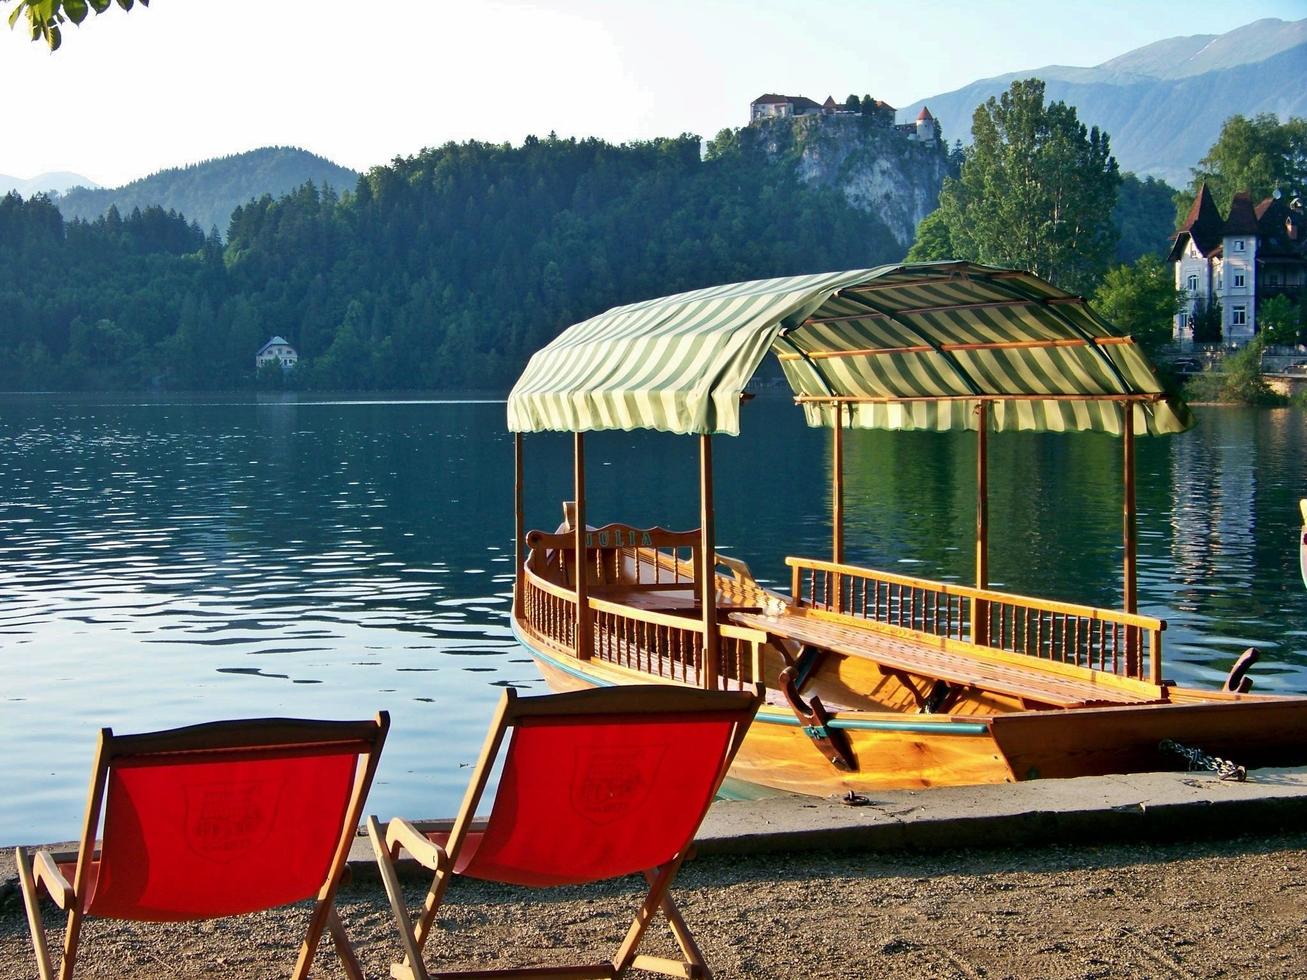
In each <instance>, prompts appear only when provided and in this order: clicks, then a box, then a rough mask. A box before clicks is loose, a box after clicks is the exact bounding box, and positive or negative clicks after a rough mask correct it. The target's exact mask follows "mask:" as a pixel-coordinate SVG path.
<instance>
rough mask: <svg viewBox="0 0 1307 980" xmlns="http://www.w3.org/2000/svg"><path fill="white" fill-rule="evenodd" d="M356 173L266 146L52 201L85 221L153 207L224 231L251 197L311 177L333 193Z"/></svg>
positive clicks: (349, 184)
mask: <svg viewBox="0 0 1307 980" xmlns="http://www.w3.org/2000/svg"><path fill="white" fill-rule="evenodd" d="M358 178H359V175H358V174H357V173H356V172H355V171H353V170H349V169H347V168H345V167H341V166H338V165H337V164H335V163H332V162H331V161H330V160H328V159H326V158H325V157H320V156H318V155H317V154H314V153H309V152H308V151H307V150H301V149H298V148H296V147H291V146H265V147H261V148H260V149H257V150H250V151H248V152H246V153H237V154H234V155H232V156H226V157H219V158H218V159H215V160H205V161H204V162H203V163H196V164H192V165H191V166H189V167H174V168H171V169H169V170H160V171H159V172H158V173H154V174H151V175H150V176H148V177H142V178H141V179H140V180H134V181H132V182H131V183H130V184H124V185H123V186H122V187H116V188H113V189H108V188H90V187H73V188H70V189H68V190H66V191H64V192H63V193H61V194H60V195H59V197H58V199H57V203H58V205H59V210H60V212H62V213H63V216H64V218H66V219H71V218H83V219H85V220H87V221H91V220H94V219H95V218H98V217H100V215H102V214H104V213H105V212H106V211H108V210H109V206H110V205H114V206H116V207H117V208H118V211H119V213H120V214H122V215H124V216H125V215H127V214H129V213H130V212H131V210H132V209H133V208H141V209H142V210H143V209H145V208H147V207H151V206H158V207H161V208H163V209H164V210H165V211H177V212H178V213H180V214H183V215H185V216H186V218H187V219H188V220H189V221H193V222H195V223H196V224H198V225H199V226H200V228H201V229H202V230H203V231H206V232H207V231H209V230H210V229H211V228H216V229H218V234H219V235H220V236H225V235H226V234H227V225H228V223H229V222H230V221H231V214H232V211H234V210H235V209H236V208H237V207H238V206H239V205H242V204H247V203H248V202H249V201H251V200H252V199H255V198H258V197H262V196H263V195H264V194H270V195H272V196H273V197H281V196H282V195H283V194H287V193H289V192H290V191H292V190H294V189H295V188H297V187H299V186H301V185H303V184H304V183H305V182H306V181H310V180H311V181H313V183H314V184H316V185H317V186H318V187H324V186H329V187H332V188H334V189H335V190H336V191H337V192H339V191H344V190H353V189H354V185H355V184H357V183H358ZM39 179H40V178H37V180H39ZM33 182H34V181H33Z"/></svg>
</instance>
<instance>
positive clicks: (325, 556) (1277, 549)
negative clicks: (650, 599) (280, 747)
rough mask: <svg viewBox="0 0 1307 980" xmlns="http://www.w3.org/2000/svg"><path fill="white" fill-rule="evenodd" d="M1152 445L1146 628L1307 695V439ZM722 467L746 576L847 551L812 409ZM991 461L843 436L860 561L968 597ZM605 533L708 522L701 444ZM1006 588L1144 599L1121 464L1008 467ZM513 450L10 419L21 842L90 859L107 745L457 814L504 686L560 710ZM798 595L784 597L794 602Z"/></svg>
mask: <svg viewBox="0 0 1307 980" xmlns="http://www.w3.org/2000/svg"><path fill="white" fill-rule="evenodd" d="M1197 415H1198V420H1199V421H1198V425H1197V426H1196V427H1195V428H1194V429H1193V430H1192V431H1190V432H1188V433H1185V434H1183V435H1181V436H1176V437H1169V438H1160V439H1155V438H1147V437H1144V438H1140V439H1139V440H1138V441H1137V446H1138V450H1139V455H1138V500H1139V591H1140V609H1141V611H1143V612H1145V613H1148V614H1151V615H1157V616H1161V617H1163V618H1165V619H1166V620H1167V621H1168V623H1169V628H1168V630H1167V633H1166V635H1165V637H1166V643H1165V660H1166V664H1167V667H1166V674H1167V676H1168V677H1171V678H1174V679H1175V680H1177V681H1180V682H1184V683H1191V684H1197V685H1219V684H1220V683H1221V682H1222V680H1223V679H1224V677H1225V674H1226V672H1227V671H1228V669H1229V667H1230V665H1231V663H1232V662H1233V660H1234V658H1235V657H1236V656H1237V655H1238V654H1239V652H1240V651H1242V650H1243V649H1244V648H1245V647H1247V646H1249V645H1254V644H1255V645H1257V646H1258V647H1260V648H1261V649H1262V651H1263V654H1264V659H1263V662H1262V663H1261V664H1260V665H1259V666H1258V667H1256V668H1255V670H1254V676H1255V678H1256V682H1257V688H1256V689H1257V690H1258V691H1262V692H1275V693H1302V692H1307V631H1305V627H1307V590H1304V588H1303V584H1302V582H1301V580H1300V578H1299V573H1298V560H1297V529H1298V525H1299V513H1298V499H1299V497H1301V496H1304V495H1307V413H1304V412H1303V411H1302V410H1298V409H1274V410H1254V409H1247V410H1245V409H1227V408H1219V409H1218V408H1208V409H1198V410H1197ZM743 416H744V417H743V423H742V424H743V434H742V435H741V436H740V437H739V438H728V437H723V438H720V439H718V440H716V442H715V444H714V455H715V457H716V460H715V462H716V471H715V473H716V484H717V488H718V491H717V492H718V539H719V542H720V547H721V550H723V551H729V552H730V553H732V554H734V555H736V556H737V557H740V558H743V559H745V560H746V561H748V562H749V564H750V565H751V566H752V568H753V570H754V572H755V574H757V575H758V577H759V578H760V579H762V580H764V581H767V580H770V581H772V582H776V583H788V575H787V574H786V573H787V569H786V568H785V566H784V564H783V560H784V557H785V556H786V555H787V554H804V555H808V556H814V557H823V556H826V555H828V554H829V550H830V501H829V495H828V483H827V481H828V473H829V470H830V438H829V434H828V433H826V432H820V431H816V430H809V429H807V428H805V426H804V425H803V420H802V416H801V413H800V412H799V411H798V410H797V409H795V408H794V407H793V405H792V404H791V403H790V401H789V399H788V398H784V397H780V396H770V395H764V396H761V397H759V398H758V399H756V400H754V401H753V402H750V403H749V404H748V405H746V406H745V407H744V410H743ZM974 442H975V440H974V436H972V435H966V434H942V435H936V434H924V433H921V434H898V433H882V432H856V433H851V434H850V435H849V436H848V438H847V439H846V453H847V456H846V486H847V494H848V496H847V503H846V510H847V519H848V524H847V528H848V531H847V545H846V548H847V556H848V559H849V560H850V561H852V562H855V563H859V564H868V565H871V566H873V567H880V568H885V569H890V570H897V571H901V572H905V573H907V574H912V575H917V576H922V577H926V578H942V579H949V580H961V581H967V580H968V579H969V578H970V576H971V574H972V572H971V562H972V548H973V540H974V524H973V522H974V515H975V504H974V492H975V457H974ZM524 445H525V459H526V476H527V491H528V499H527V523H528V527H544V528H548V529H553V528H554V527H555V526H556V525H557V523H558V521H559V518H560V516H561V509H560V506H559V504H560V501H562V500H563V499H564V498H566V497H569V496H570V495H571V491H570V481H571V440H570V437H565V436H559V435H540V436H528V437H526V439H525V440H524ZM586 448H587V452H586V455H587V461H588V464H589V482H588V486H587V496H588V508H589V520H590V522H591V523H593V524H597V525H598V524H605V523H608V522H610V521H625V522H629V523H635V524H643V525H652V524H662V525H663V526H666V527H672V528H688V527H692V526H694V525H695V524H696V523H697V513H698V501H697V492H698V491H697V487H698V482H697V465H698V456H697V442H696V440H693V439H686V438H683V437H674V436H667V435H664V434H658V433H621V432H618V433H599V434H595V435H593V436H591V437H589V438H588V439H587V444H586ZM990 450H991V463H990V467H991V471H990V491H991V503H990V524H991V540H992V547H991V579H992V582H993V584H994V585H995V587H998V588H1004V589H1007V590H1010V591H1015V592H1024V593H1031V594H1035V595H1040V596H1045V597H1049V598H1058V599H1066V600H1071V601H1077V602H1085V603H1090V604H1095V605H1107V606H1116V605H1118V604H1119V602H1120V585H1121V583H1120V575H1121V572H1120V566H1121V530H1120V514H1121V495H1120V486H1121V444H1120V441H1119V440H1117V439H1113V438H1110V437H1107V436H1100V435H1072V436H1059V435H1030V434H1000V435H996V436H994V437H993V438H992V439H991V440H990ZM512 457H513V453H512V438H511V436H510V435H509V434H508V433H507V432H505V431H504V405H503V402H502V401H496V400H493V399H477V398H448V399H443V398H424V399H410V400H382V399H362V398H350V399H331V398H323V397H316V396H312V395H300V396H294V395H290V396H268V397H263V396H254V395H247V396H230V397H228V396H223V397H209V398H206V397H180V396H160V397H145V396H137V397H130V396H126V397H124V396H72V395H44V396H38V395H2V396H0V658H2V662H3V674H2V675H0V677H2V678H3V680H0V732H2V733H3V735H4V744H5V747H6V759H5V762H4V765H3V769H2V770H0V771H3V773H4V776H5V783H6V786H7V787H8V791H7V792H6V793H5V794H3V796H2V797H0V843H2V844H11V843H29V842H38V841H39V842H46V841H52V840H56V839H67V838H72V837H75V836H76V835H77V834H78V833H79V831H80V820H81V815H82V806H83V804H84V801H85V793H86V784H87V779H88V777H89V775H90V767H91V756H92V751H93V748H94V739H95V734H96V732H97V731H98V730H99V729H100V728H101V727H105V726H110V727H113V728H114V729H115V730H116V731H119V732H123V733H127V732H133V731H143V730H150V729H157V728H166V727H172V726H176V725H186V724H194V723H197V722H201V721H208V720H213V719H217V718H226V717H253V716H272V715H283V716H299V717H335V718H351V717H369V716H371V715H372V714H373V713H374V712H375V711H377V710H378V709H381V708H384V709H386V710H388V711H390V713H391V717H392V725H393V727H392V730H391V736H390V739H389V741H388V743H387V746H386V750H385V753H384V755H383V758H382V761H381V767H380V770H379V772H378V776H377V779H376V783H375V785H374V788H373V791H372V796H371V802H370V803H369V807H368V809H369V812H374V813H377V814H378V815H379V816H381V817H382V818H383V819H385V818H388V817H390V816H393V815H395V814H402V815H405V816H410V817H418V818H421V817H433V816H443V815H450V814H452V813H453V812H454V811H455V810H456V808H457V805H458V802H459V800H460V799H461V796H462V792H463V789H464V787H465V785H466V780H467V776H468V772H469V769H468V767H469V766H470V764H471V763H473V762H474V761H475V759H476V755H477V752H478V749H479V747H480V743H481V739H482V737H483V736H484V734H485V728H486V725H487V723H488V720H489V715H490V710H491V707H492V705H493V703H494V702H495V700H496V699H497V698H498V697H499V694H500V690H501V689H502V688H503V687H504V686H506V685H512V686H515V687H520V688H523V689H525V690H527V691H543V690H544V689H545V688H544V685H543V684H542V683H541V681H540V680H539V678H538V676H537V674H536V671H535V668H534V667H533V666H532V664H531V661H530V659H529V658H528V657H527V656H526V654H525V652H524V651H523V650H522V649H521V648H520V647H519V646H517V644H516V643H515V642H514V640H513V638H512V635H511V633H510V631H509V628H508V620H507V616H508V609H509V604H510V592H511V587H512V579H513V574H512V554H513V540H512V536H513V497H512V479H513V472H512V471H513V463H512ZM786 587H788V586H786Z"/></svg>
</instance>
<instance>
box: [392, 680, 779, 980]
mask: <svg viewBox="0 0 1307 980" xmlns="http://www.w3.org/2000/svg"><path fill="white" fill-rule="evenodd" d="M760 703H761V691H757V692H755V691H739V692H724V691H723V692H718V691H700V690H695V689H693V688H676V687H671V686H668V685H638V686H635V685H633V686H618V687H607V688H599V689H596V690H589V691H576V692H572V693H568V694H555V695H546V696H543V697H530V698H519V697H516V696H515V692H514V691H512V690H508V691H505V693H504V697H503V699H502V700H501V701H500V703H499V709H498V711H497V713H496V715H495V719H494V722H493V723H492V724H491V726H490V732H489V734H487V736H486V741H485V745H484V747H483V748H482V750H481V758H480V761H479V762H478V763H477V768H476V771H475V773H474V774H473V776H472V783H471V785H470V786H469V787H468V790H467V794H466V795H465V796H464V798H463V807H462V810H461V811H460V812H459V815H458V818H457V819H456V820H455V821H454V823H453V826H452V828H451V829H450V830H449V831H448V832H427V833H424V832H422V831H420V830H418V829H417V828H416V827H414V826H413V825H412V824H411V823H408V822H406V821H404V820H398V819H396V820H392V821H391V822H390V824H389V826H388V827H387V829H386V832H385V836H384V838H383V836H382V831H381V827H380V826H379V825H378V823H377V820H376V818H375V817H369V818H368V833H369V835H370V836H371V837H372V847H373V849H374V850H375V851H376V854H377V863H378V865H379V867H380V869H381V876H382V881H383V883H384V884H385V886H386V891H387V893H388V894H389V895H390V903H391V906H392V907H393V908H394V911H395V918H396V921H397V923H398V925H399V931H400V937H401V941H402V943H403V947H404V954H405V960H404V962H403V963H396V964H394V965H393V966H392V967H391V975H392V976H395V977H403V978H407V977H413V978H417V980H426V978H427V977H428V973H427V971H426V968H425V967H424V966H423V963H422V949H423V946H424V945H425V943H426V940H427V938H428V937H429V935H430V933H431V926H432V923H433V922H434V921H435V918H436V911H437V909H438V908H439V907H440V902H441V899H442V898H443V897H444V893H445V889H446V887H448V885H449V882H450V878H451V876H452V875H456V874H458V875H467V876H469V877H473V878H482V879H485V880H488V881H498V882H505V883H509V884H518V885H528V886H537V887H543V886H549V885H570V884H584V883H589V882H595V881H602V880H604V879H607V878H616V877H619V876H622V875H629V874H643V875H644V876H645V878H646V879H647V880H648V882H649V892H648V894H647V895H646V896H645V898H644V901H643V903H642V905H641V906H640V909H639V912H638V913H637V914H636V916H635V920H634V921H633V922H632V923H631V928H630V929H629V930H628V932H627V934H626V938H625V939H624V940H623V941H622V943H621V945H620V946H619V947H618V950H617V952H616V954H615V955H614V956H613V958H612V960H611V961H605V962H600V963H587V964H577V965H573V966H566V967H558V966H554V967H535V968H530V967H528V968H522V969H513V970H477V971H471V972H467V973H449V972H440V973H439V974H437V975H438V976H440V977H457V976H465V977H471V976H476V977H523V978H525V977H531V976H549V977H555V978H558V977H564V978H566V977H571V978H583V977H620V976H623V975H624V974H625V973H626V972H627V970H629V969H631V968H632V967H634V968H636V969H641V970H651V971H654V972H657V973H664V974H667V975H669V976H677V977H687V976H689V977H695V976H708V975H709V973H708V968H707V965H706V964H705V963H704V959H703V954H702V953H701V952H700V951H699V948H698V946H697V945H696V944H695V942H694V938H693V937H692V936H691V934H690V929H689V927H688V926H687V925H686V924H685V921H684V919H683V918H682V917H681V915H680V913H679V912H678V911H677V909H676V906H675V905H674V904H673V903H672V900H671V897H670V896H669V894H668V888H669V886H670V885H671V883H672V879H673V878H674V877H675V876H676V873H677V871H678V870H680V867H681V862H682V861H684V860H685V857H686V852H687V849H688V848H689V846H690V843H691V841H692V840H693V839H694V835H695V832H696V831H697V830H698V828H699V824H700V823H701V822H702V820H703V817H704V814H705V813H706V812H707V811H708V806H709V804H711V803H712V800H713V797H714V796H715V795H716V793H717V789H718V787H719V786H720V785H721V782H722V778H723V777H724V776H725V775H726V770H727V769H728V768H729V767H730V764H731V759H732V758H733V757H734V755H735V751H736V749H737V748H739V745H740V741H741V740H742V739H743V738H744V733H745V731H746V730H747V729H748V727H749V723H750V722H751V721H752V720H753V716H754V713H755V712H756V711H757V710H758V705H759V704H760ZM506 740H507V742H508V745H507V749H506V750H505V751H504V758H503V768H502V771H501V774H500V779H499V788H498V790H497V791H496V793H495V796H494V802H493V804H492V806H491V809H490V814H489V816H488V817H487V818H486V820H485V822H484V825H481V824H480V822H478V825H477V826H476V827H475V828H474V826H473V815H474V814H475V812H476V809H477V803H478V801H479V800H480V799H481V796H482V793H483V792H484V790H485V788H486V784H487V781H488V780H489V778H490V775H491V770H492V768H493V766H494V763H495V761H496V759H497V758H498V756H499V754H500V749H501V748H502V747H503V743H504V742H505V741H506ZM401 850H406V851H408V852H409V853H410V854H412V856H413V857H414V858H416V859H417V860H418V861H419V862H420V863H421V864H423V865H424V866H425V867H427V868H430V869H431V870H433V871H434V872H435V879H434V880H433V881H432V883H431V888H430V890H429V891H428V892H427V898H426V903H425V905H424V907H423V910H422V913H421V915H420V916H419V917H418V920H417V927H416V929H415V928H414V926H413V923H412V920H411V919H410V918H409V914H408V909H407V908H406V907H405V904H404V896H403V892H402V891H401V890H400V885H399V880H398V878H397V876H396V873H395V866H394V861H395V859H397V858H398V857H399V855H400V853H401ZM660 908H661V909H662V911H663V913H664V915H665V916H666V917H667V920H668V924H669V925H670V926H671V929H672V934H673V935H674V937H675V938H676V941H677V944H678V945H679V946H680V948H681V951H682V953H683V954H684V957H685V959H684V961H680V960H671V959H662V958H658V957H652V956H637V955H636V948H637V947H638V946H639V944H640V940H641V939H642V938H643V936H644V932H645V929H646V927H647V926H648V925H649V922H650V920H651V919H652V917H653V915H654V914H655V913H656V912H657V911H658V910H659V909H660Z"/></svg>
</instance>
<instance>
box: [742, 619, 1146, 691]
mask: <svg viewBox="0 0 1307 980" xmlns="http://www.w3.org/2000/svg"><path fill="white" fill-rule="evenodd" d="M731 618H732V619H733V620H734V621H735V622H737V623H739V624H740V625H741V626H748V627H751V628H752V629H756V630H762V631H763V632H765V633H767V634H768V636H769V637H779V638H783V639H787V640H794V641H795V642H797V643H799V644H801V645H803V646H806V647H813V648H816V649H818V650H829V651H831V652H833V653H838V654H843V655H844V656H849V657H860V658H862V659H865V660H871V661H874V662H875V663H877V664H878V665H880V667H881V668H882V669H884V670H885V671H886V673H900V672H901V673H905V674H915V675H918V676H921V677H927V678H935V679H937V680H941V681H944V682H945V683H946V684H949V685H954V686H958V687H966V688H974V689H979V690H985V691H993V692H994V693H996V694H1003V695H1007V696H1009V697H1015V698H1020V699H1021V700H1022V701H1023V702H1030V703H1035V704H1041V705H1049V706H1051V707H1055V708H1085V707H1094V706H1103V705H1113V704H1152V703H1158V702H1165V701H1166V700H1167V697H1166V690H1165V688H1152V687H1148V688H1146V689H1145V690H1147V691H1150V692H1151V691H1154V690H1155V691H1156V694H1155V695H1154V696H1152V697H1149V696H1148V694H1146V693H1142V692H1137V691H1132V690H1127V689H1124V688H1122V687H1117V686H1115V685H1108V684H1096V683H1094V682H1093V681H1092V680H1089V679H1084V680H1082V679H1080V678H1077V677H1074V676H1068V675H1066V674H1062V673H1059V672H1057V671H1055V670H1049V669H1046V668H1045V667H1044V666H1043V665H1042V664H1041V663H1040V662H1039V661H1037V660H1034V659H1033V658H1032V659H1031V664H1030V666H1029V667H1026V666H1024V665H1019V664H1008V663H1001V662H996V661H990V660H986V659H983V658H982V657H979V656H968V655H967V654H965V653H958V652H954V651H948V650H941V649H939V648H938V647H934V646H930V645H929V644H927V643H923V642H919V641H914V640H912V639H909V638H906V637H899V636H892V635H889V634H887V633H882V632H879V631H877V630H874V629H866V628H860V627H858V626H855V625H851V624H850V625H845V624H843V623H840V622H835V621H832V620H828V619H820V618H817V617H815V616H808V615H804V614H802V613H797V614H796V613H792V612H791V613H786V614H785V615H782V616H777V617H768V616H761V615H756V614H751V613H736V614H735V615H733V616H732V617H731Z"/></svg>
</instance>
